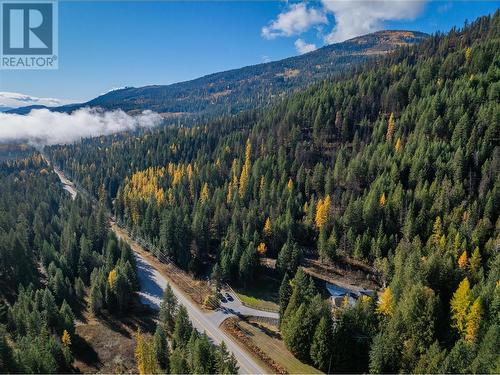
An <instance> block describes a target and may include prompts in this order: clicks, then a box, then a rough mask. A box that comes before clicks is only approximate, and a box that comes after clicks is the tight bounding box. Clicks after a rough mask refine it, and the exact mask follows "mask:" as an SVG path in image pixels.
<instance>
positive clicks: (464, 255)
mask: <svg viewBox="0 0 500 375" xmlns="http://www.w3.org/2000/svg"><path fill="white" fill-rule="evenodd" d="M458 267H460V269H462V270H465V269H466V268H467V250H464V252H463V253H462V255H460V257H459V258H458Z"/></svg>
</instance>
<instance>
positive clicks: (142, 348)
mask: <svg viewBox="0 0 500 375" xmlns="http://www.w3.org/2000/svg"><path fill="white" fill-rule="evenodd" d="M135 341H136V345H135V360H136V362H137V369H138V370H139V374H141V375H142V374H157V373H158V372H159V370H160V366H159V365H158V362H157V361H156V358H155V354H154V344H153V340H151V339H150V338H146V337H144V335H143V334H142V333H141V331H140V330H138V331H137V333H136V335H135Z"/></svg>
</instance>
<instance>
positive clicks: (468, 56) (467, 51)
mask: <svg viewBox="0 0 500 375" xmlns="http://www.w3.org/2000/svg"><path fill="white" fill-rule="evenodd" d="M471 58H472V49H471V48H470V47H467V48H466V49H465V62H466V63H467V64H468V63H469V61H470V59H471Z"/></svg>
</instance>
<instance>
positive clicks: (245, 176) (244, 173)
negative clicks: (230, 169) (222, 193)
mask: <svg viewBox="0 0 500 375" xmlns="http://www.w3.org/2000/svg"><path fill="white" fill-rule="evenodd" d="M251 155H252V144H251V143H250V139H247V143H246V147H245V164H244V165H243V169H242V170H241V175H240V184H239V194H240V197H241V198H243V197H244V196H245V192H246V188H247V185H248V180H249V178H250V168H251V161H250V157H251Z"/></svg>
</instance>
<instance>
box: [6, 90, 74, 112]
mask: <svg viewBox="0 0 500 375" xmlns="http://www.w3.org/2000/svg"><path fill="white" fill-rule="evenodd" d="M76 102H77V101H75V100H67V99H55V98H39V97H36V96H31V95H26V94H19V93H17V92H4V91H2V92H0V110H1V108H2V107H3V108H9V109H10V108H19V107H25V106H28V105H45V106H47V107H56V106H60V105H64V104H70V103H76Z"/></svg>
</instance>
